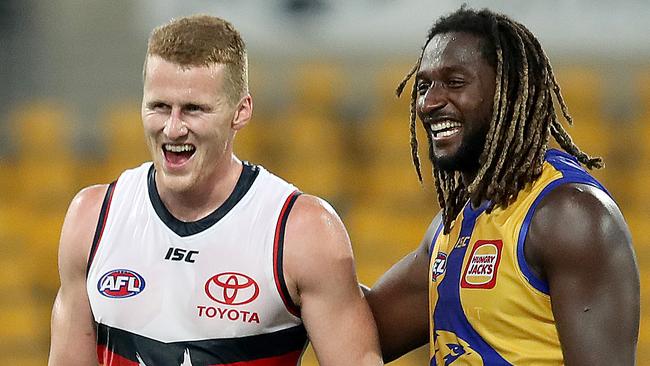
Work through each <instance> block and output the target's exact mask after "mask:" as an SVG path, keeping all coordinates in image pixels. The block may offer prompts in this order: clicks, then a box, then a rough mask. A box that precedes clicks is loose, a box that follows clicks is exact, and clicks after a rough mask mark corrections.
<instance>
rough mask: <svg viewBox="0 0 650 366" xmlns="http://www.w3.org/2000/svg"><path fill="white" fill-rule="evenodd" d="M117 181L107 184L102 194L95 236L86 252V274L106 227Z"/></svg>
mask: <svg viewBox="0 0 650 366" xmlns="http://www.w3.org/2000/svg"><path fill="white" fill-rule="evenodd" d="M116 183H117V181H114V182H112V183H111V184H109V185H108V189H107V190H106V194H105V195H104V202H103V203H102V208H101V210H100V211H99V219H98V220H97V228H96V229H95V236H94V238H93V244H92V245H91V247H90V253H89V254H88V264H87V265H86V276H88V272H90V265H91V264H92V263H93V259H95V254H96V253H97V248H98V247H99V242H100V241H101V240H102V234H104V228H106V219H107V218H108V211H109V210H110V209H111V202H112V201H113V192H115V184H116Z"/></svg>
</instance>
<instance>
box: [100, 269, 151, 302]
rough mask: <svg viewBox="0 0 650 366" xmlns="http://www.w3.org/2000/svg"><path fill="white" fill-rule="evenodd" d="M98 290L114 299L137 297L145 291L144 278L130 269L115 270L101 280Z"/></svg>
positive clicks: (107, 273)
mask: <svg viewBox="0 0 650 366" xmlns="http://www.w3.org/2000/svg"><path fill="white" fill-rule="evenodd" d="M97 290H98V291H99V293H100V294H102V295H104V296H106V297H110V298H113V299H121V298H124V297H131V296H135V295H137V294H139V293H141V292H142V291H143V290H144V278H142V276H140V275H139V274H137V273H135V272H134V271H131V270H128V269H114V270H112V271H108V272H106V274H105V275H103V276H102V277H101V278H100V279H99V282H97Z"/></svg>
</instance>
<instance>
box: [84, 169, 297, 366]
mask: <svg viewBox="0 0 650 366" xmlns="http://www.w3.org/2000/svg"><path fill="white" fill-rule="evenodd" d="M298 195H299V192H298V191H297V189H296V187H294V186H293V185H291V184H289V183H287V182H285V181H284V180H282V179H280V178H278V177H276V176H275V175H273V174H271V173H269V172H268V171H267V170H265V169H264V168H262V167H260V166H255V165H251V164H248V163H244V167H243V170H242V174H241V176H240V178H239V180H238V182H237V185H236V187H235V189H234V190H233V192H232V194H231V195H230V197H229V198H228V199H227V200H226V201H225V202H224V203H223V205H222V206H221V207H219V208H218V209H217V210H215V211H214V212H212V213H211V214H210V215H208V216H207V217H205V218H203V219H201V220H199V221H195V222H189V223H188V222H182V221H179V220H177V219H176V218H174V217H173V216H172V215H171V214H170V212H169V211H168V210H167V209H166V208H165V206H164V204H163V203H162V201H161V199H160V196H159V195H158V192H157V190H156V186H155V171H154V168H153V165H152V164H151V163H145V164H143V165H141V166H140V167H138V168H135V169H131V170H127V171H125V172H124V173H122V175H121V176H120V177H119V179H118V180H117V181H116V182H114V183H113V184H111V185H110V186H109V189H108V192H107V194H106V197H105V199H104V203H103V206H102V210H101V214H100V219H99V222H98V225H97V230H96V233H95V239H94V242H93V245H92V249H91V253H90V259H89V263H88V275H87V291H88V297H89V299H90V305H91V308H92V312H93V316H94V319H95V322H96V323H97V338H98V340H97V352H98V359H99V362H100V363H101V364H104V365H174V366H175V365H195V366H196V365H229V364H236V365H296V364H297V363H299V360H300V355H301V353H302V351H303V349H304V347H305V345H306V332H305V329H304V327H303V326H302V322H301V319H300V317H299V316H300V314H299V309H298V308H297V307H296V306H295V305H294V304H293V303H292V301H291V299H290V297H289V294H288V291H287V288H286V284H285V282H284V277H283V274H282V249H283V239H284V229H285V225H286V220H287V217H288V214H289V212H290V210H291V207H292V205H293V203H294V202H295V199H296V197H297V196H298Z"/></svg>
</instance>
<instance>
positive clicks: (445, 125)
mask: <svg viewBox="0 0 650 366" xmlns="http://www.w3.org/2000/svg"><path fill="white" fill-rule="evenodd" d="M460 126H461V124H460V123H458V122H455V121H442V122H437V123H434V124H432V125H431V131H432V132H433V133H437V132H441V131H443V130H446V129H449V128H452V127H453V128H455V127H460Z"/></svg>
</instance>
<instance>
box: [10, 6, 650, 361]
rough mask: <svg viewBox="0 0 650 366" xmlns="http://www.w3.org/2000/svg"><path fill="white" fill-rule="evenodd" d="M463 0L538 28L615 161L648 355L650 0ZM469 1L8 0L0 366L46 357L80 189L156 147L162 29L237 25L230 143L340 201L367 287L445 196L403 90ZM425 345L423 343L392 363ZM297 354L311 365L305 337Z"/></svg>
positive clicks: (418, 357)
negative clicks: (237, 107)
mask: <svg viewBox="0 0 650 366" xmlns="http://www.w3.org/2000/svg"><path fill="white" fill-rule="evenodd" d="M467 3H468V4H469V5H471V6H473V7H486V6H487V7H490V8H492V9H495V10H499V11H502V12H505V13H506V14H508V15H511V16H513V17H514V18H515V19H516V20H519V21H521V22H522V23H524V24H526V25H527V26H528V27H529V28H530V29H531V30H532V32H533V33H535V34H536V35H537V36H538V38H539V39H540V41H541V43H542V45H543V46H544V47H545V49H546V51H547V54H548V55H549V57H550V59H551V62H552V64H553V65H554V68H555V70H556V74H557V77H558V78H559V81H560V84H561V86H562V90H563V93H564V96H565V98H566V100H567V103H568V105H569V109H570V112H571V113H572V115H573V117H574V120H575V121H576V125H575V127H573V128H571V129H570V133H571V134H572V135H573V136H574V139H575V140H576V142H577V143H578V145H579V146H581V147H582V148H583V149H584V150H586V151H587V152H589V153H592V154H596V155H601V156H603V157H604V158H605V161H606V164H607V168H606V169H604V170H602V171H597V172H595V175H596V176H597V177H598V178H599V179H600V180H601V181H603V182H604V183H605V185H606V186H607V187H608V188H609V189H610V190H611V192H612V193H613V195H614V197H615V198H616V200H617V201H618V202H619V204H620V206H621V208H622V211H623V213H624V215H625V217H626V219H627V222H628V224H629V226H630V229H631V231H632V235H633V240H634V245H635V248H636V252H637V256H638V262H639V267H640V271H641V300H642V318H641V331H640V340H639V351H638V360H639V364H640V365H650V309H649V308H648V306H649V305H650V297H649V295H650V282H649V281H650V235H649V234H650V231H649V229H648V224H647V223H648V220H649V219H650V195H649V194H648V193H647V191H648V183H647V182H648V181H650V164H648V161H650V61H649V60H650V58H649V56H650V36H649V35H648V34H649V31H650V25H648V21H647V19H648V17H649V16H650V2H647V1H644V0H636V1H634V0H627V1H626V0H621V1H618V2H617V3H616V5H612V2H611V1H604V0H573V1H557V0H547V1H526V2H511V1H497V0H492V1H488V0H485V1H467ZM459 5H460V3H459V2H456V1H443V0H436V1H425V0H356V1H345V0H249V1H227V0H184V1H177V0H157V1H154V0H138V1H126V0H113V1H102V0H84V1H79V0H54V1H38V0H0V85H1V87H0V100H1V101H2V103H0V112H2V113H0V253H1V255H0V294H1V295H0V324H2V325H1V326H0V364H2V365H44V364H45V363H46V360H47V353H48V347H49V319H50V311H51V306H52V302H53V299H54V296H55V294H56V291H57V288H58V285H59V280H58V274H57V246H58V236H59V231H60V227H61V224H62V222H63V218H64V215H65V212H66V209H67V206H68V204H69V202H70V200H71V199H72V197H73V196H74V194H75V193H76V192H77V191H78V190H79V189H81V188H82V187H84V186H87V185H90V184H94V183H107V182H110V181H112V180H114V179H115V178H116V177H117V176H118V174H119V173H120V172H121V171H122V170H124V169H125V168H128V167H133V166H135V165H138V164H140V163H141V162H143V161H146V160H148V154H147V152H146V150H145V145H144V143H143V138H142V127H141V122H140V114H139V108H140V98H141V78H142V76H141V75H142V70H141V68H142V62H143V59H144V54H145V49H146V39H147V37H148V34H149V32H150V31H151V29H152V28H153V27H155V26H157V25H159V24H162V23H164V22H166V21H168V20H169V19H170V18H172V17H176V16H181V15H188V14H192V13H197V12H201V13H209V14H213V15H218V16H221V17H224V18H226V19H228V20H230V21H231V22H232V23H233V24H234V25H235V26H236V27H237V28H238V29H239V30H240V32H241V33H242V35H243V37H244V39H245V40H246V42H247V45H248V49H249V59H250V84H251V91H252V94H253V96H254V100H255V112H254V118H253V121H252V123H251V124H250V125H249V126H248V127H247V128H246V129H245V130H244V131H242V132H241V133H240V134H239V135H238V137H237V140H236V144H235V149H236V152H237V154H238V156H239V157H240V158H242V159H245V160H249V161H251V162H255V163H258V164H262V165H264V166H266V167H267V168H268V169H269V170H271V171H272V172H274V173H276V174H279V175H280V176H282V177H284V178H286V179H287V180H289V181H291V182H293V183H295V184H296V185H298V186H299V187H301V188H302V190H304V191H305V192H308V193H312V194H316V195H320V196H322V197H324V198H326V199H327V200H328V201H330V202H331V203H332V204H333V205H334V207H335V208H336V209H337V211H338V212H339V213H340V215H341V216H342V218H343V220H344V222H345V224H346V226H347V228H348V230H349V232H350V236H351V239H352V242H353V245H354V250H355V255H356V260H357V270H358V273H359V278H360V280H361V281H362V282H364V283H366V284H368V285H372V284H373V283H374V282H375V281H376V280H377V278H378V277H379V276H380V275H381V274H382V273H383V272H384V271H385V270H387V269H388V268H389V267H390V266H391V265H392V264H393V263H395V262H396V261H397V260H398V259H399V258H401V257H402V256H403V255H405V254H406V253H408V252H409V251H411V250H412V249H414V248H415V247H416V246H417V245H418V243H419V241H420V239H421V237H422V235H423V234H424V231H425V229H426V227H427V225H428V223H429V221H430V220H431V218H432V217H433V215H434V214H435V213H436V212H437V210H438V208H437V201H436V199H435V195H434V194H433V189H432V181H431V178H430V174H429V172H430V166H429V165H428V164H426V160H425V165H424V167H423V170H424V172H425V173H426V174H425V181H424V183H423V184H419V183H418V181H417V177H416V175H415V171H414V169H413V167H412V163H411V160H410V152H409V142H408V141H409V134H408V101H407V100H406V98H403V99H402V100H397V99H395V97H394V92H393V91H394V88H395V86H396V85H397V83H398V82H399V81H400V80H401V79H402V77H403V76H404V74H405V73H406V72H408V70H409V69H410V67H411V65H412V64H413V62H414V61H415V60H416V58H417V56H418V52H419V50H420V47H421V46H422V42H423V41H424V38H425V34H426V31H427V29H428V28H429V26H430V25H431V23H432V21H433V20H434V19H436V18H437V17H439V16H440V15H442V14H445V13H448V12H450V11H453V10H455V9H457V8H458V7H459ZM420 132H422V131H420ZM421 136H423V135H422V134H421ZM422 144H425V139H423V140H422ZM422 154H424V156H426V152H425V151H424V150H422ZM404 311H408V309H404ZM620 311H627V309H620ZM426 359H427V350H425V349H420V350H418V351H415V352H413V353H412V354H409V355H407V356H405V357H403V358H402V359H400V360H398V361H396V362H394V364H395V365H423V364H426V362H427V361H426ZM303 364H305V365H315V364H316V362H315V361H314V357H313V354H312V353H311V351H308V353H307V354H306V356H305V361H304V362H303Z"/></svg>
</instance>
